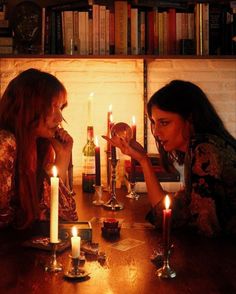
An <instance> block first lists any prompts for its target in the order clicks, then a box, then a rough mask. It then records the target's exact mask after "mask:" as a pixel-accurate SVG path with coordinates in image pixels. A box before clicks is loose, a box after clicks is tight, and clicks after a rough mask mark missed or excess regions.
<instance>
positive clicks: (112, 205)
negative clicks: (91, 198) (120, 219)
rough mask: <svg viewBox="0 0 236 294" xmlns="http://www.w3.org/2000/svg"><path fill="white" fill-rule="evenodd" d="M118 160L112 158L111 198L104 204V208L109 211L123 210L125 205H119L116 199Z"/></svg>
mask: <svg viewBox="0 0 236 294" xmlns="http://www.w3.org/2000/svg"><path fill="white" fill-rule="evenodd" d="M117 162H118V160H117V159H116V158H111V192H110V193H111V198H110V199H109V200H108V201H107V202H106V203H105V204H103V206H104V208H107V209H109V210H121V209H123V208H124V205H123V203H119V202H118V201H117V199H116V166H117Z"/></svg>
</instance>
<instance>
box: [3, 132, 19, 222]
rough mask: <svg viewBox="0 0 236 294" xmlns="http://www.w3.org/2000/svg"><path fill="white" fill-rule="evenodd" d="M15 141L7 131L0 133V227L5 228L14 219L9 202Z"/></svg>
mask: <svg viewBox="0 0 236 294" xmlns="http://www.w3.org/2000/svg"><path fill="white" fill-rule="evenodd" d="M15 160H16V140H15V137H14V136H13V135H12V134H10V133H9V132H7V131H3V130H1V131H0V171H1V172H0V227H6V226H7V225H8V224H10V223H11V222H12V220H13V217H14V209H13V207H11V200H12V198H13V196H14V170H15Z"/></svg>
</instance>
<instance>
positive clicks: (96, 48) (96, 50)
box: [93, 4, 100, 55]
mask: <svg viewBox="0 0 236 294" xmlns="http://www.w3.org/2000/svg"><path fill="white" fill-rule="evenodd" d="M99 38H100V36H99V5H98V4H93V55H99V53H100V52H99V47H100V45H99Z"/></svg>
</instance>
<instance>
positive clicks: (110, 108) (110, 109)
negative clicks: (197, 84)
mask: <svg viewBox="0 0 236 294" xmlns="http://www.w3.org/2000/svg"><path fill="white" fill-rule="evenodd" d="M108 110H109V112H112V104H110V105H109V108H108Z"/></svg>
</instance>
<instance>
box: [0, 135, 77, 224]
mask: <svg viewBox="0 0 236 294" xmlns="http://www.w3.org/2000/svg"><path fill="white" fill-rule="evenodd" d="M16 148H17V146H16V139H15V137H14V135H13V134H11V133H9V132H7V131H5V130H0V228H1V227H5V226H7V225H9V224H11V223H12V222H14V217H15V214H16V211H17V207H14V206H13V205H12V203H14V201H13V200H14V198H15V196H16V195H15V190H14V173H15V162H16ZM43 187H44V189H43V193H42V194H43V195H42V196H41V199H40V216H39V219H40V220H46V219H48V218H49V211H50V210H49V208H50V184H49V179H48V178H45V179H44V181H43ZM59 217H60V219H61V220H68V221H75V220H77V219H78V217H77V213H76V205H75V200H74V198H73V196H72V195H71V193H70V191H69V190H68V189H67V187H66V186H65V185H64V184H63V182H62V181H61V180H60V183H59Z"/></svg>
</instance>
